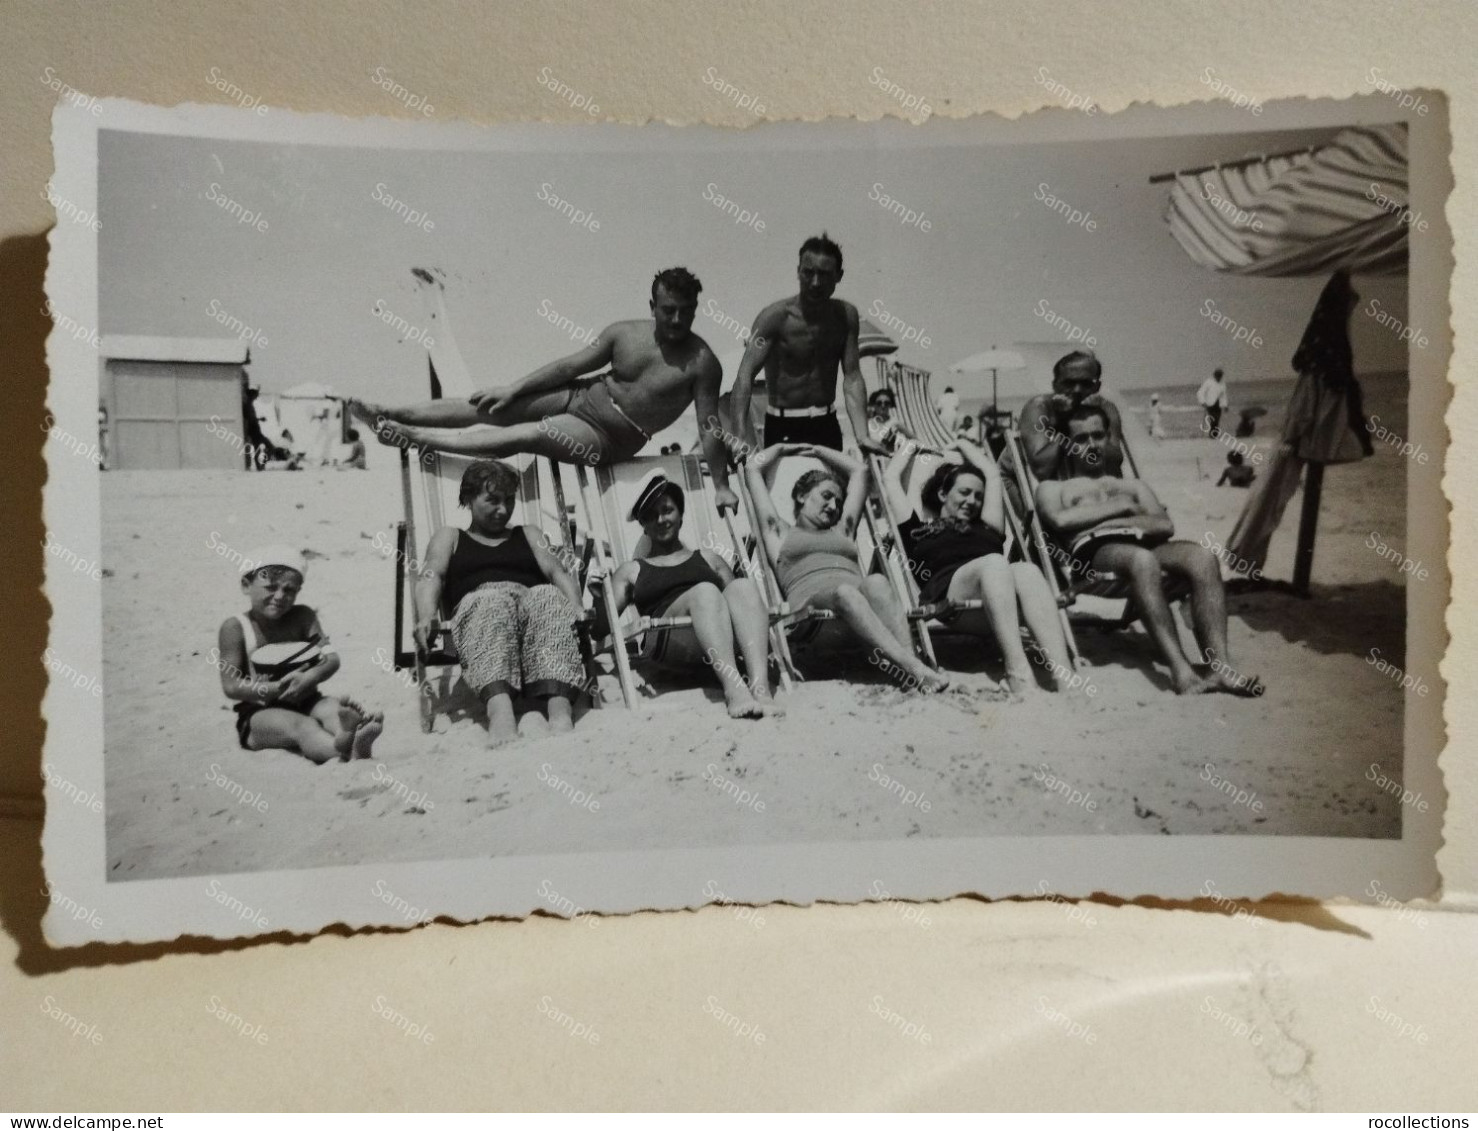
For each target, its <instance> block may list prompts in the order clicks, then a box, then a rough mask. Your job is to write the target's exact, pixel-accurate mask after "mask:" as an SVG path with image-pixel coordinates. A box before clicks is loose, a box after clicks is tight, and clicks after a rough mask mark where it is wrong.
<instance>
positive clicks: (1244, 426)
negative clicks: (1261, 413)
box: [1237, 408, 1257, 440]
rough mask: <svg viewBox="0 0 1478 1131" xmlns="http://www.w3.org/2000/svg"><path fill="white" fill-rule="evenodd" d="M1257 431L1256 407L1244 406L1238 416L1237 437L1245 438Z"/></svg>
mask: <svg viewBox="0 0 1478 1131" xmlns="http://www.w3.org/2000/svg"><path fill="white" fill-rule="evenodd" d="M1256 431H1257V413H1256V411H1255V410H1254V409H1251V408H1244V409H1243V410H1242V415H1241V416H1239V417H1238V418H1237V439H1239V440H1245V439H1246V438H1247V437H1248V436H1251V435H1252V434H1253V433H1254V432H1256Z"/></svg>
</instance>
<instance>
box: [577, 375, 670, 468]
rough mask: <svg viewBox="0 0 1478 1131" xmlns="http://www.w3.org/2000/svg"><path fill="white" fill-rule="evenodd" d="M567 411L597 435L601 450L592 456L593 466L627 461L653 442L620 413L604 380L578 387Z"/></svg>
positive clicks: (628, 418) (619, 407) (624, 414)
mask: <svg viewBox="0 0 1478 1131" xmlns="http://www.w3.org/2000/svg"><path fill="white" fill-rule="evenodd" d="M565 411H566V412H567V413H569V414H570V415H571V416H573V417H574V418H575V419H576V420H580V421H583V422H584V423H585V424H588V425H589V426H590V430H591V431H592V432H594V433H595V436H596V441H597V443H598V445H599V450H598V451H596V452H595V453H593V456H592V458H591V459H590V460H589V461H588V462H590V463H594V464H601V465H604V464H611V463H620V462H621V461H622V460H628V459H630V458H631V457H632V456H634V455H636V453H637V452H639V451H641V450H642V448H643V447H645V446H646V443H647V441H648V440H650V439H651V437H650V436H648V435H647V433H646V432H645V431H643V430H642V429H641V428H640V427H638V426H637V425H636V424H635V423H634V422H633V421H632V419H631V418H630V417H629V416H627V415H626V413H624V412H622V411H621V406H620V405H618V404H617V403H616V399H615V398H614V397H613V396H611V390H610V389H609V388H608V387H607V385H606V382H605V380H604V379H600V378H598V379H596V380H595V381H592V382H591V383H590V384H588V385H577V386H576V387H575V388H574V389H573V390H571V392H570V399H569V401H567V402H566V404H565Z"/></svg>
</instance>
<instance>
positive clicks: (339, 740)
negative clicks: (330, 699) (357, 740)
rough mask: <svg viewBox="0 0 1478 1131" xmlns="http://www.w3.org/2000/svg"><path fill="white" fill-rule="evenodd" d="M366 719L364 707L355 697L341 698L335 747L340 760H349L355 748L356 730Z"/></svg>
mask: <svg viewBox="0 0 1478 1131" xmlns="http://www.w3.org/2000/svg"><path fill="white" fill-rule="evenodd" d="M363 721H364V708H363V707H361V706H360V705H359V704H358V703H356V702H355V701H354V700H353V699H340V700H339V733H338V734H336V735H334V749H335V750H337V751H338V752H339V761H341V762H347V761H348V760H349V755H350V754H351V753H352V752H353V749H354V732H355V731H356V730H357V729H358V728H359V724H360V723H362V722H363Z"/></svg>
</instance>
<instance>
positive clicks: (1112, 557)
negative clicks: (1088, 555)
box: [1093, 542, 1213, 695]
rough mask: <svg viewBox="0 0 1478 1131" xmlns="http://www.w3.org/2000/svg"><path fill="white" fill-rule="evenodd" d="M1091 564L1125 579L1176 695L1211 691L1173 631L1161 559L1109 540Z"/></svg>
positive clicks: (1137, 548)
mask: <svg viewBox="0 0 1478 1131" xmlns="http://www.w3.org/2000/svg"><path fill="white" fill-rule="evenodd" d="M1093 567H1094V568H1095V569H1098V570H1108V571H1112V572H1113V573H1116V574H1118V575H1119V576H1120V577H1123V578H1127V579H1128V581H1129V586H1130V594H1131V596H1130V599H1131V600H1132V601H1133V602H1134V607H1135V608H1136V609H1137V610H1138V611H1139V615H1140V617H1141V618H1142V619H1143V620H1144V626H1145V628H1146V630H1148V632H1149V634H1150V639H1151V640H1153V641H1154V642H1155V647H1156V648H1158V649H1159V650H1160V655H1161V657H1163V659H1164V660H1165V662H1166V663H1167V664H1168V665H1170V681H1171V683H1172V684H1174V686H1175V690H1176V692H1177V694H1180V695H1185V694H1187V693H1191V694H1200V693H1203V692H1206V691H1210V690H1213V688H1212V685H1211V682H1210V681H1209V680H1203V679H1201V678H1200V677H1199V676H1198V675H1197V674H1196V670H1195V668H1193V667H1192V666H1191V664H1190V661H1189V660H1188V659H1187V658H1186V655H1185V652H1184V650H1183V649H1182V648H1181V646H1180V633H1178V632H1177V631H1176V630H1175V618H1174V616H1173V615H1172V614H1171V612H1170V605H1169V604H1168V603H1167V602H1166V600H1165V590H1164V589H1163V588H1162V586H1161V582H1160V559H1159V558H1158V557H1156V556H1155V553H1154V551H1152V550H1146V549H1144V548H1143V547H1141V546H1135V545H1133V544H1131V543H1127V542H1114V543H1110V544H1108V545H1106V546H1101V547H1099V549H1098V552H1097V553H1096V554H1094V555H1093Z"/></svg>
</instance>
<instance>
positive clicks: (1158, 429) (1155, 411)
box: [1150, 393, 1165, 440]
mask: <svg viewBox="0 0 1478 1131" xmlns="http://www.w3.org/2000/svg"><path fill="white" fill-rule="evenodd" d="M1150 435H1151V436H1152V437H1154V438H1155V439H1156V440H1163V439H1164V438H1165V422H1164V421H1163V420H1161V419H1160V394H1159V393H1151V394H1150Z"/></svg>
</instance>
